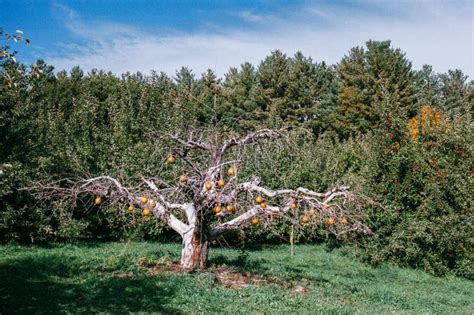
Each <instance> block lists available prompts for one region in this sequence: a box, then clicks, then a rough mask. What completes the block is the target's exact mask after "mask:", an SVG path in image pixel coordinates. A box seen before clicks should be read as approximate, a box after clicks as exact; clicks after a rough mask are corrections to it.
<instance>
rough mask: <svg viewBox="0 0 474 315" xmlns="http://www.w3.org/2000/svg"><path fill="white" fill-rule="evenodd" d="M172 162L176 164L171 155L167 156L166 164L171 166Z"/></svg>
mask: <svg viewBox="0 0 474 315" xmlns="http://www.w3.org/2000/svg"><path fill="white" fill-rule="evenodd" d="M174 162H176V158H175V157H174V156H172V155H169V156H168V157H167V158H166V163H168V164H173V163H174Z"/></svg>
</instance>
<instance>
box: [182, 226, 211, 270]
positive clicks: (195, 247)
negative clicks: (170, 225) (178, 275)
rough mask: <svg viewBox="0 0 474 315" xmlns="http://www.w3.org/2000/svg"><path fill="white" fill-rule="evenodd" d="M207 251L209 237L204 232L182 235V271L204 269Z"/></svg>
mask: <svg viewBox="0 0 474 315" xmlns="http://www.w3.org/2000/svg"><path fill="white" fill-rule="evenodd" d="M208 253H209V239H208V238H207V236H206V235H205V234H198V233H192V231H190V232H189V233H186V234H184V235H183V248H182V250H181V268H182V269H183V270H184V271H187V272H189V271H193V270H195V269H201V270H202V269H206V267H207V257H208Z"/></svg>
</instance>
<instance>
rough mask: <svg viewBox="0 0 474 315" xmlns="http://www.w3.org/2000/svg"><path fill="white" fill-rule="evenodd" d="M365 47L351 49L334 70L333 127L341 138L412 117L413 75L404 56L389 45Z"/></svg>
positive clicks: (385, 43)
mask: <svg viewBox="0 0 474 315" xmlns="http://www.w3.org/2000/svg"><path fill="white" fill-rule="evenodd" d="M366 45H367V49H364V48H362V47H356V48H353V49H352V50H351V51H350V53H349V55H348V56H345V57H344V58H343V59H342V61H341V62H340V63H339V65H338V66H337V72H338V75H339V78H340V83H339V109H338V111H337V117H336V121H335V122H334V124H335V129H336V130H337V131H338V133H339V135H340V136H342V137H347V136H351V135H354V134H357V133H366V132H368V131H369V130H372V129H373V128H377V127H379V125H380V123H383V122H385V120H386V119H387V116H392V117H393V116H394V115H397V116H403V117H402V118H406V116H407V115H408V116H413V115H415V114H416V109H417V108H416V97H415V96H416V94H415V90H414V73H413V71H412V69H411V63H410V62H409V61H408V60H407V58H406V57H405V54H404V53H402V52H401V50H400V49H394V48H392V47H390V41H382V42H379V41H368V42H367V44H366ZM392 119H393V118H392ZM402 120H403V119H402Z"/></svg>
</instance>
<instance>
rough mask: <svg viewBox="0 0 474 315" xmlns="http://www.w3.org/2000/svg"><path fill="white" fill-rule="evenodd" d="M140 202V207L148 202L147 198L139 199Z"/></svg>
mask: <svg viewBox="0 0 474 315" xmlns="http://www.w3.org/2000/svg"><path fill="white" fill-rule="evenodd" d="M140 202H141V203H142V205H144V204H146V203H147V202H148V198H147V197H141V198H140Z"/></svg>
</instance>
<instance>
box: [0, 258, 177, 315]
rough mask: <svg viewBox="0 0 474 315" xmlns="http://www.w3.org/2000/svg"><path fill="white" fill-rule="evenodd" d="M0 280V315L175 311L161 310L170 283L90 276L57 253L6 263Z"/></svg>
mask: <svg viewBox="0 0 474 315" xmlns="http://www.w3.org/2000/svg"><path fill="white" fill-rule="evenodd" d="M78 276H79V278H78ZM0 279H1V280H0V313H1V314H13V313H14V314H16V313H29V314H37V313H52V314H57V313H91V312H92V313H97V312H110V313H128V312H140V311H141V312H156V313H167V314H169V313H175V314H176V313H179V311H178V310H176V309H173V308H170V307H168V306H167V304H168V303H169V300H170V298H171V297H172V296H173V295H174V291H175V289H174V288H175V287H174V285H173V283H172V280H171V279H168V280H167V279H160V278H157V277H151V276H148V275H144V274H139V275H127V276H126V277H117V275H114V274H106V275H98V274H93V273H91V272H90V271H84V270H80V266H78V265H74V264H72V265H70V264H68V263H67V262H64V257H63V256H61V255H50V256H45V257H31V256H30V257H26V258H21V259H11V260H8V261H6V262H4V263H2V264H0Z"/></svg>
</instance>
